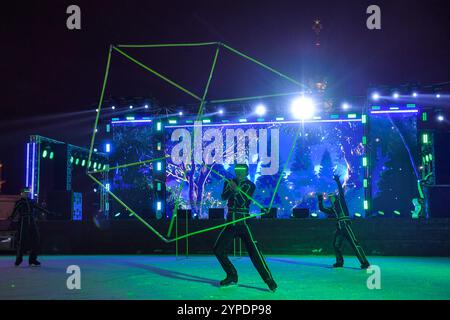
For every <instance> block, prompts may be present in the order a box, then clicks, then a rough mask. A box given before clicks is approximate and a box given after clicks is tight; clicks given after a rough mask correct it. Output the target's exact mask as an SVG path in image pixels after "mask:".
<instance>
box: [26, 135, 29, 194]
mask: <svg viewBox="0 0 450 320" xmlns="http://www.w3.org/2000/svg"><path fill="white" fill-rule="evenodd" d="M25 166H26V168H27V169H26V170H27V172H26V173H25V177H26V178H25V187H27V188H28V187H29V186H30V185H29V184H28V180H29V174H30V143H27V163H26V164H25Z"/></svg>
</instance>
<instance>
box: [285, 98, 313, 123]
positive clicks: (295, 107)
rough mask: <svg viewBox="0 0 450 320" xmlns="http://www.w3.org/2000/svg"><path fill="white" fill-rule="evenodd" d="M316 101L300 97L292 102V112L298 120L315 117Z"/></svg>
mask: <svg viewBox="0 0 450 320" xmlns="http://www.w3.org/2000/svg"><path fill="white" fill-rule="evenodd" d="M314 109H315V108H314V101H313V100H312V99H311V98H308V97H300V98H297V99H295V100H294V101H292V104H291V112H292V114H293V116H294V117H295V118H296V119H302V120H305V119H310V118H312V117H313V116H314V111H315V110H314Z"/></svg>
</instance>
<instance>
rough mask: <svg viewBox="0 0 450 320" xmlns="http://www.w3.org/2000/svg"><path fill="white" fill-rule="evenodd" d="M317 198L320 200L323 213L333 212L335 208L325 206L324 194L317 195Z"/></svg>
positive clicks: (320, 208)
mask: <svg viewBox="0 0 450 320" xmlns="http://www.w3.org/2000/svg"><path fill="white" fill-rule="evenodd" d="M317 200H318V201H319V210H320V211H322V212H323V213H326V214H333V210H331V209H329V208H325V207H324V206H323V195H321V194H319V195H318V196H317Z"/></svg>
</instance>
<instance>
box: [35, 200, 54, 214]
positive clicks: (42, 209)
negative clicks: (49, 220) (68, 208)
mask: <svg viewBox="0 0 450 320" xmlns="http://www.w3.org/2000/svg"><path fill="white" fill-rule="evenodd" d="M32 205H33V207H34V208H35V209H36V210H39V211H41V212H44V213H46V214H50V211H48V210H47V209H45V208H44V207H41V206H40V205H38V204H37V203H34V202H32Z"/></svg>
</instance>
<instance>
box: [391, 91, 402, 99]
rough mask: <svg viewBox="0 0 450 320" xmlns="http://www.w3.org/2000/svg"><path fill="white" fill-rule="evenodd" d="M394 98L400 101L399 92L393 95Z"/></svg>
mask: <svg viewBox="0 0 450 320" xmlns="http://www.w3.org/2000/svg"><path fill="white" fill-rule="evenodd" d="M392 96H393V97H394V99H398V97H400V95H399V94H398V92H394V94H393V95H392Z"/></svg>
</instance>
